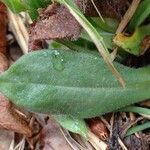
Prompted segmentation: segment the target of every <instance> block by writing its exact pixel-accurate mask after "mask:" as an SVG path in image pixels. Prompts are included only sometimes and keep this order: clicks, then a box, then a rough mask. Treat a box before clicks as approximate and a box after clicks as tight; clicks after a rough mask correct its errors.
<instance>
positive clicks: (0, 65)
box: [0, 52, 9, 73]
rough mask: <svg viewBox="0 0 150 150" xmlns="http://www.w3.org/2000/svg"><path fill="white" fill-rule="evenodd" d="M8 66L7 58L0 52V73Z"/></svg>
mask: <svg viewBox="0 0 150 150" xmlns="http://www.w3.org/2000/svg"><path fill="white" fill-rule="evenodd" d="M8 67H9V63H8V59H7V57H6V56H5V55H4V54H3V53H1V52H0V73H2V72H4V71H5V70H7V69H8Z"/></svg>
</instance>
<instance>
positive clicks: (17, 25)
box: [8, 9, 29, 54]
mask: <svg viewBox="0 0 150 150" xmlns="http://www.w3.org/2000/svg"><path fill="white" fill-rule="evenodd" d="M8 17H9V26H10V28H11V30H12V32H13V34H14V35H15V37H16V40H17V41H18V44H19V45H20V47H21V49H22V51H23V53H24V54H26V53H28V37H29V36H28V32H27V29H26V27H25V25H24V24H23V22H22V20H21V18H20V17H19V16H18V15H16V14H13V13H12V12H11V10H9V9H8Z"/></svg>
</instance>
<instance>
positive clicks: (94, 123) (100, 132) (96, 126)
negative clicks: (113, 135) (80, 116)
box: [87, 118, 108, 140]
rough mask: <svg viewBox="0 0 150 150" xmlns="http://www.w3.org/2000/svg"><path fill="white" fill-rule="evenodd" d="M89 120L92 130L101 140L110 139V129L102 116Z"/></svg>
mask: <svg viewBox="0 0 150 150" xmlns="http://www.w3.org/2000/svg"><path fill="white" fill-rule="evenodd" d="M87 122H88V125H89V127H90V129H91V131H92V132H93V133H94V134H95V135H97V136H98V137H99V138H100V139H101V140H107V139H108V130H107V128H106V126H105V124H104V123H103V122H102V121H101V119H100V118H93V119H88V121H87Z"/></svg>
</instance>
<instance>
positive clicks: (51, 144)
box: [40, 118, 72, 150]
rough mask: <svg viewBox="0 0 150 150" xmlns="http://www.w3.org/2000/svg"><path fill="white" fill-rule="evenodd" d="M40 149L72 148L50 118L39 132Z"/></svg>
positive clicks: (63, 149) (62, 149)
mask: <svg viewBox="0 0 150 150" xmlns="http://www.w3.org/2000/svg"><path fill="white" fill-rule="evenodd" d="M40 141H41V146H42V150H59V149H60V150H72V148H71V147H70V146H69V144H68V143H67V141H66V140H65V138H64V136H63V135H62V132H61V131H60V128H59V126H58V125H57V123H56V122H55V121H54V120H53V119H52V118H50V119H49V121H48V124H47V125H46V126H45V127H44V128H43V129H42V131H41V133H40Z"/></svg>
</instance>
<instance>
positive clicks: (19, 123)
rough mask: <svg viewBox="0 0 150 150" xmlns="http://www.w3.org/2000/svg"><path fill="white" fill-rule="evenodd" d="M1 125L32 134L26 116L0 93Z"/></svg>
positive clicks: (28, 134)
mask: <svg viewBox="0 0 150 150" xmlns="http://www.w3.org/2000/svg"><path fill="white" fill-rule="evenodd" d="M0 127H1V128H5V129H8V130H12V131H15V132H18V133H21V134H25V135H27V136H31V134H32V132H31V129H30V128H29V126H28V123H27V121H26V120H25V118H24V117H23V116H21V115H20V114H18V113H17V112H16V111H15V107H14V105H13V104H12V103H10V102H9V101H8V99H7V98H6V97H4V96H3V95H2V94H0Z"/></svg>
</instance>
